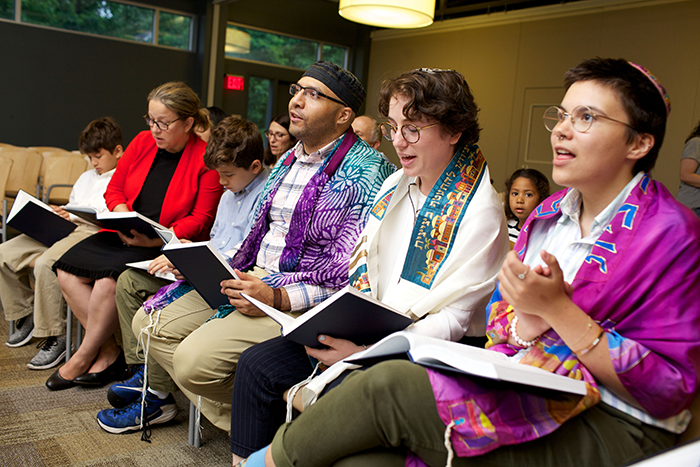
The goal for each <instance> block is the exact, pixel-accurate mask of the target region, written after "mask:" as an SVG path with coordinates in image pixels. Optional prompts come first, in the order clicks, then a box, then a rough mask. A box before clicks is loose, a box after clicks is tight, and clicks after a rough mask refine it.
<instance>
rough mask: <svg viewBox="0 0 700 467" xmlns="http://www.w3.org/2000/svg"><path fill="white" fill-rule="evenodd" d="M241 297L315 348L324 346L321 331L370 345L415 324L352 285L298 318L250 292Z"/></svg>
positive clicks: (289, 335)
mask: <svg viewBox="0 0 700 467" xmlns="http://www.w3.org/2000/svg"><path fill="white" fill-rule="evenodd" d="M241 296H242V297H243V298H245V299H246V300H248V301H249V302H250V303H252V304H253V305H255V306H256V307H258V308H259V309H260V311H262V312H263V313H265V314H266V315H268V316H269V317H270V318H272V319H273V320H275V321H276V322H277V323H278V324H279V325H280V326H282V330H281V333H282V335H283V336H284V337H286V338H287V339H291V340H293V341H294V342H297V343H299V344H302V345H306V346H308V347H314V348H323V347H324V346H323V344H321V343H320V342H319V341H318V336H319V335H320V334H324V335H327V336H331V337H336V338H340V339H346V340H349V341H352V342H354V343H355V344H357V345H369V344H372V343H374V342H377V341H378V340H379V339H381V338H382V337H384V336H386V335H388V334H391V333H392V332H396V331H399V330H401V329H404V328H406V326H408V325H410V324H412V323H413V320H412V319H411V318H409V317H408V316H406V315H404V314H403V313H401V312H399V311H396V310H394V309H392V308H390V307H388V306H386V305H385V304H383V303H382V302H380V301H379V300H377V299H375V298H372V297H371V296H369V295H368V294H364V293H362V292H360V291H359V290H357V289H355V288H354V287H352V286H346V287H345V288H343V289H341V290H340V291H338V292H336V293H335V294H333V295H332V296H330V297H329V298H327V299H326V300H324V301H323V302H321V303H319V304H318V305H316V306H315V307H313V308H311V309H310V310H308V311H307V312H305V313H304V314H302V315H301V316H299V317H298V318H293V317H291V316H289V315H287V314H285V313H283V312H281V311H279V310H277V309H275V308H273V307H271V306H269V305H266V304H264V303H262V302H260V301H259V300H256V299H254V298H252V297H249V296H247V295H246V294H241Z"/></svg>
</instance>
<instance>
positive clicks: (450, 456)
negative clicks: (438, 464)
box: [445, 418, 464, 467]
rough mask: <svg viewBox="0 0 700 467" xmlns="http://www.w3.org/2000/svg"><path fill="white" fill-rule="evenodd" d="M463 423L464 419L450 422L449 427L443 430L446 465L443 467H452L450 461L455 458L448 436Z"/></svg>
mask: <svg viewBox="0 0 700 467" xmlns="http://www.w3.org/2000/svg"><path fill="white" fill-rule="evenodd" d="M462 423H464V419H463V418H460V419H459V420H452V421H451V422H450V424H449V425H447V427H446V428H445V449H447V463H446V464H445V467H452V459H454V457H455V453H454V450H453V449H452V442H451V441H450V435H451V434H452V428H453V427H455V426H457V425H461V424H462Z"/></svg>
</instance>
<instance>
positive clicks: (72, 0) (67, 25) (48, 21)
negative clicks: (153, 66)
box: [0, 0, 193, 50]
mask: <svg viewBox="0 0 700 467" xmlns="http://www.w3.org/2000/svg"><path fill="white" fill-rule="evenodd" d="M19 3H20V10H19V11H21V18H20V21H21V22H23V23H27V24H36V25H40V26H49V27H53V28H59V29H66V30H69V31H78V32H85V33H90V34H97V35H100V36H107V37H115V38H118V39H126V40H130V41H136V42H145V43H151V44H157V45H163V46H167V47H175V48H178V49H183V50H191V49H192V44H191V42H192V41H191V37H192V27H193V18H192V16H190V15H183V14H178V13H173V12H169V11H163V10H161V9H160V8H152V7H147V6H139V5H137V4H133V3H121V2H118V1H108V0H20V2H19ZM6 4H9V5H6ZM13 4H14V0H0V17H2V18H5V17H7V18H8V19H11V18H12V17H13V15H14V8H13ZM6 10H8V11H9V13H6ZM7 14H9V16H5V15H7ZM157 19H158V25H157V26H158V28H157V30H158V37H157V38H156V37H155V34H154V32H155V31H156V20H157Z"/></svg>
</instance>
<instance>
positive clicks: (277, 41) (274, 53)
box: [226, 25, 318, 70]
mask: <svg viewBox="0 0 700 467" xmlns="http://www.w3.org/2000/svg"><path fill="white" fill-rule="evenodd" d="M228 27H229V28H232V29H238V30H241V31H243V32H245V33H247V34H249V35H250V52H248V53H231V52H227V53H226V58H243V59H246V60H253V61H256V62H263V63H272V64H274V65H282V66H288V67H292V68H299V69H302V70H303V69H306V68H308V67H309V66H310V65H311V64H313V63H314V62H315V61H316V57H318V43H317V42H312V41H308V40H305V39H298V38H296V37H290V36H283V35H280V34H275V33H272V32H267V31H260V30H257V29H251V28H244V27H242V26H232V25H229V26H228Z"/></svg>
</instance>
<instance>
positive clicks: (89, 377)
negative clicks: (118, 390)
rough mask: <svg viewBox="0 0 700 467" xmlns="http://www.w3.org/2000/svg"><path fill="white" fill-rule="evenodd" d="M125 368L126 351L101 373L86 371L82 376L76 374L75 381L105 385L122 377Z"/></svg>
mask: <svg viewBox="0 0 700 467" xmlns="http://www.w3.org/2000/svg"><path fill="white" fill-rule="evenodd" d="M125 370H126V360H125V359H124V352H121V353H120V354H119V356H118V357H117V359H116V360H115V361H114V363H112V364H111V365H110V366H108V367H107V368H105V369H104V370H102V371H100V372H99V373H85V374H82V375H80V376H76V377H75V379H74V380H73V382H74V383H75V384H77V385H79V386H89V387H99V386H104V385H105V384H107V383H110V382H112V381H117V380H120V379H122V378H123V376H124V371H125Z"/></svg>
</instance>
